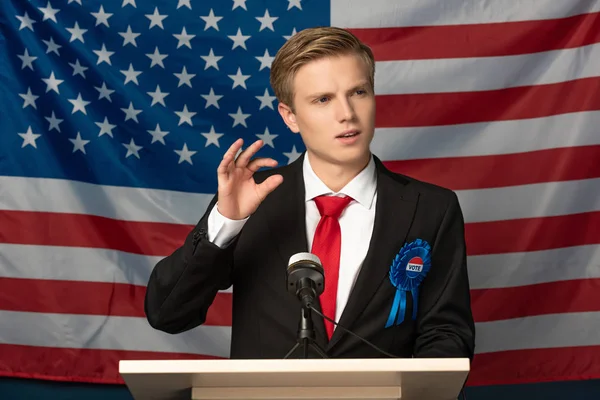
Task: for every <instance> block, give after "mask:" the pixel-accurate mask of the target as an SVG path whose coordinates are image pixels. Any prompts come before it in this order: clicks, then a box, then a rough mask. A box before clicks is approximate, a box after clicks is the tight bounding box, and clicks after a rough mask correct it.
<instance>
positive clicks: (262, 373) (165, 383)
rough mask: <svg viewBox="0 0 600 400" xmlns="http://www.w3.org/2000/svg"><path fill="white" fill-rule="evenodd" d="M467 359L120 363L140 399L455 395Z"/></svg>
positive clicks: (422, 399) (433, 398) (434, 399)
mask: <svg viewBox="0 0 600 400" xmlns="http://www.w3.org/2000/svg"><path fill="white" fill-rule="evenodd" d="M469 367H470V365H469V359H467V358H453V359H452V358H451V359H436V358H429V359H427V358H408V359H399V358H394V359H392V358H385V359H379V358H378V359H293V360H292V359H287V360H181V361H180V360H158V361H154V360H144V361H121V362H120V363H119V372H120V374H121V376H122V377H123V379H124V380H125V383H126V385H127V387H128V388H129V390H130V392H131V394H132V395H133V397H134V399H136V400H150V399H193V400H201V399H202V400H205V399H213V400H225V399H227V400H232V399H235V400H242V399H243V400H253V399H269V400H274V399H294V400H300V399H346V400H348V399H353V400H358V399H361V400H362V399H370V400H372V399H386V400H389V399H402V400H413V399H419V400H450V399H456V398H457V397H458V395H459V393H460V390H461V388H462V386H463V384H464V382H465V381H466V379H467V374H468V372H469Z"/></svg>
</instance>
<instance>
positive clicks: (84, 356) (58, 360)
mask: <svg viewBox="0 0 600 400" xmlns="http://www.w3.org/2000/svg"><path fill="white" fill-rule="evenodd" d="M0 354H2V357H0V376H13V377H19V378H33V379H48V380H55V381H66V382H90V383H113V384H115V383H116V384H123V383H124V381H123V379H122V378H121V375H119V361H120V360H170V359H172V360H186V359H188V360H189V359H191V360H198V359H219V357H213V356H203V355H198V354H187V353H161V352H153V351H126V350H98V349H73V348H56V347H37V346H22V345H14V344H0Z"/></svg>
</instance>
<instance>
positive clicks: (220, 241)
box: [208, 203, 250, 248]
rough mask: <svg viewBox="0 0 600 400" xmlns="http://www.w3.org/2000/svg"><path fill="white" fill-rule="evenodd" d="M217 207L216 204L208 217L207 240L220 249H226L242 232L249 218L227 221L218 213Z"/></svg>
mask: <svg viewBox="0 0 600 400" xmlns="http://www.w3.org/2000/svg"><path fill="white" fill-rule="evenodd" d="M217 205H218V203H217V204H215V206H214V207H213V209H212V210H211V212H210V214H209V216H208V240H209V241H210V242H212V243H214V244H215V245H217V246H219V247H220V248H226V247H227V246H229V245H230V244H231V242H233V240H234V239H235V237H236V236H237V235H238V234H239V233H240V232H241V231H242V228H243V227H244V225H245V224H246V221H248V218H250V217H246V218H244V219H240V220H233V219H229V218H227V217H225V216H223V215H222V214H221V213H220V212H219V210H218V209H217Z"/></svg>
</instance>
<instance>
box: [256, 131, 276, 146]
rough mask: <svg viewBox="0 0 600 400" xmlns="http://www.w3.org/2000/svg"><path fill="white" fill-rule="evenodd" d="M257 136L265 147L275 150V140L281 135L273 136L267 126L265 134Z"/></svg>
mask: <svg viewBox="0 0 600 400" xmlns="http://www.w3.org/2000/svg"><path fill="white" fill-rule="evenodd" d="M256 136H258V138H259V139H260V140H262V141H263V142H264V144H265V145H267V146H271V147H272V148H275V144H274V143H273V139H275V138H276V137H277V136H279V135H273V134H271V132H269V127H268V126H267V127H266V128H265V133H263V134H260V133H257V134H256Z"/></svg>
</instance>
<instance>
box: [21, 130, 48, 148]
mask: <svg viewBox="0 0 600 400" xmlns="http://www.w3.org/2000/svg"><path fill="white" fill-rule="evenodd" d="M19 136H21V137H22V138H23V144H22V145H21V148H23V147H25V146H27V145H31V146H33V147H35V148H36V149H37V143H36V142H35V141H36V140H37V139H38V138H39V137H40V136H42V135H41V134H39V133H33V131H32V130H31V126H30V127H29V128H27V132H26V133H19Z"/></svg>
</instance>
